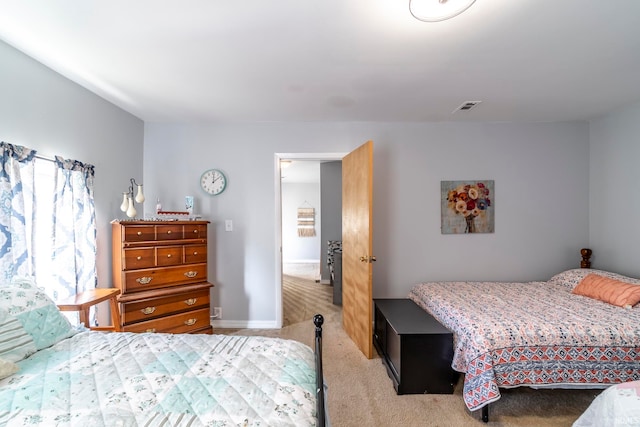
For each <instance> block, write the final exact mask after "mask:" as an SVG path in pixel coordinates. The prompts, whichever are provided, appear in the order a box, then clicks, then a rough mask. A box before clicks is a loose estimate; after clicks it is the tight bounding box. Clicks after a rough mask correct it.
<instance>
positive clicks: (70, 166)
mask: <svg viewBox="0 0 640 427" xmlns="http://www.w3.org/2000/svg"><path fill="white" fill-rule="evenodd" d="M55 164H56V170H55V179H54V186H55V188H54V199H53V239H52V241H53V253H52V262H53V265H54V266H55V269H53V270H54V272H53V273H54V280H53V283H51V284H48V285H47V287H53V297H54V300H55V299H58V298H65V297H67V296H69V295H73V294H76V293H78V292H82V291H84V290H87V289H94V288H95V287H96V285H97V282H98V278H97V275H96V213H95V204H94V200H93V179H94V176H95V172H94V167H93V165H90V164H83V163H81V162H79V161H76V160H64V159H62V158H61V157H59V156H56V160H55ZM47 291H48V293H51V292H50V289H48V290H47ZM91 323H92V324H95V316H94V315H92V321H91ZM87 326H88V325H87Z"/></svg>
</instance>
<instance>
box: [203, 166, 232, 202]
mask: <svg viewBox="0 0 640 427" xmlns="http://www.w3.org/2000/svg"><path fill="white" fill-rule="evenodd" d="M200 187H202V189H203V190H204V191H206V192H207V193H209V194H212V195H214V196H215V195H217V194H220V193H222V192H223V191H224V189H225V188H226V187H227V177H226V176H224V174H223V173H222V172H221V171H219V170H218V169H209V170H208V171H205V172H204V173H203V174H202V176H201V177H200Z"/></svg>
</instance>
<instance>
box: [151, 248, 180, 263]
mask: <svg viewBox="0 0 640 427" xmlns="http://www.w3.org/2000/svg"><path fill="white" fill-rule="evenodd" d="M180 264H182V246H162V247H158V248H156V265H157V266H158V267H168V266H170V265H180Z"/></svg>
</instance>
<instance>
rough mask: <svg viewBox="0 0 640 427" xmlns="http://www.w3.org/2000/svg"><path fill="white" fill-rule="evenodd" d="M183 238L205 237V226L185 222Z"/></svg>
mask: <svg viewBox="0 0 640 427" xmlns="http://www.w3.org/2000/svg"><path fill="white" fill-rule="evenodd" d="M184 238H185V239H206V238H207V226H206V225H200V224H187V225H185V226H184Z"/></svg>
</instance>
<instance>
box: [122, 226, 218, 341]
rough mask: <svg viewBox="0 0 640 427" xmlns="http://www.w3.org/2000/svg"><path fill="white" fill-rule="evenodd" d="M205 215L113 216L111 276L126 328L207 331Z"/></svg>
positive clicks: (207, 285) (126, 329)
mask: <svg viewBox="0 0 640 427" xmlns="http://www.w3.org/2000/svg"><path fill="white" fill-rule="evenodd" d="M208 224H209V221H139V220H133V221H113V222H112V223H111V227H112V238H113V281H114V285H115V287H116V288H118V289H120V291H121V294H120V296H119V297H118V302H119V305H120V327H121V330H122V331H126V332H170V333H209V334H210V333H212V332H213V329H212V327H211V322H210V299H209V298H210V296H209V291H210V288H211V286H213V285H212V284H211V283H209V282H207V225H208Z"/></svg>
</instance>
